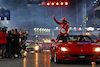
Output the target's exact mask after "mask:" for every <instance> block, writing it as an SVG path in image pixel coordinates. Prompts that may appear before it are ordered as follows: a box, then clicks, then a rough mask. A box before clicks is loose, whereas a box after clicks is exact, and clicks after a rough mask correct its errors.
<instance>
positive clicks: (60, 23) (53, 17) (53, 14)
mask: <svg viewBox="0 0 100 67" xmlns="http://www.w3.org/2000/svg"><path fill="white" fill-rule="evenodd" d="M52 17H53V19H54V20H55V22H56V23H57V24H59V25H60V24H61V23H60V22H58V21H57V20H56V19H55V15H54V14H53V16H52Z"/></svg>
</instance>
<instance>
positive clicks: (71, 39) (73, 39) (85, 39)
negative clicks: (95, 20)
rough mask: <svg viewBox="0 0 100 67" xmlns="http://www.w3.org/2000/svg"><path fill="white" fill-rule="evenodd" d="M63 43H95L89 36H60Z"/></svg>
mask: <svg viewBox="0 0 100 67" xmlns="http://www.w3.org/2000/svg"><path fill="white" fill-rule="evenodd" d="M59 40H62V42H93V40H92V39H91V38H90V37H89V36H60V37H59Z"/></svg>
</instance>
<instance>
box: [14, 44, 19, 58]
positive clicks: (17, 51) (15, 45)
mask: <svg viewBox="0 0 100 67" xmlns="http://www.w3.org/2000/svg"><path fill="white" fill-rule="evenodd" d="M15 53H16V54H17V55H18V56H19V53H20V51H19V44H18V43H16V44H13V45H12V55H13V56H14V55H15Z"/></svg>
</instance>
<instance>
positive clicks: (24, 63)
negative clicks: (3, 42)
mask: <svg viewBox="0 0 100 67" xmlns="http://www.w3.org/2000/svg"><path fill="white" fill-rule="evenodd" d="M24 55H25V56H26V53H24ZM23 67H26V57H25V58H24V59H23Z"/></svg>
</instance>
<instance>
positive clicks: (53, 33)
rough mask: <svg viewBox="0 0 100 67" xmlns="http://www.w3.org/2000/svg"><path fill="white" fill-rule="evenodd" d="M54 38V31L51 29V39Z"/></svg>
mask: <svg viewBox="0 0 100 67" xmlns="http://www.w3.org/2000/svg"><path fill="white" fill-rule="evenodd" d="M53 38H54V29H52V39H53Z"/></svg>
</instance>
